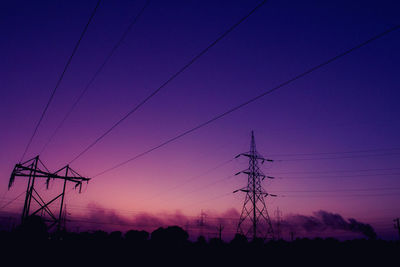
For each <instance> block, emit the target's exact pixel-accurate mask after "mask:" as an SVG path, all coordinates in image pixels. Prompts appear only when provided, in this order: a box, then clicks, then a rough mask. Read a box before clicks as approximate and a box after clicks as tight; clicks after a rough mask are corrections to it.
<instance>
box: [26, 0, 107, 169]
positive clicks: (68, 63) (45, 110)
mask: <svg viewBox="0 0 400 267" xmlns="http://www.w3.org/2000/svg"><path fill="white" fill-rule="evenodd" d="M100 2H101V0H98V1H97V4H96V7H95V8H94V10H93V11H92V14H91V15H90V17H89V21H88V22H87V23H86V26H85V28H84V29H83V31H82V33H81V36H80V37H79V40H78V42H77V43H76V44H75V47H74V49H73V50H72V54H71V56H70V57H69V59H68V61H67V64H66V65H65V67H64V70H63V72H62V73H61V76H60V78H59V79H58V81H57V84H56V86H55V87H54V89H53V91H52V93H51V95H50V98H49V100H48V101H47V104H46V106H45V108H44V110H43V112H42V115H41V116H40V118H39V121H38V122H37V123H36V126H35V129H34V130H33V134H32V136H31V138H30V139H29V142H28V144H27V145H26V147H25V150H24V153H23V154H22V157H21V159H20V160H19V162H22V160H23V159H24V157H25V155H26V153H27V152H28V149H29V147H30V145H31V144H32V141H33V138H34V137H35V135H36V132H37V131H38V129H39V126H40V124H41V122H42V120H43V118H44V115H45V114H46V112H47V109H48V108H49V106H50V103H51V101H52V100H53V98H54V95H55V94H56V91H57V89H58V87H59V85H60V84H61V81H62V80H63V78H64V74H65V73H66V71H67V69H68V67H69V65H70V63H71V61H72V58H73V57H74V55H75V53H76V51H77V50H78V47H79V44H80V43H81V41H82V39H83V36H84V35H85V33H86V31H87V29H88V27H89V24H90V22H91V21H92V19H93V17H94V15H95V14H96V11H97V8H98V7H99V5H100Z"/></svg>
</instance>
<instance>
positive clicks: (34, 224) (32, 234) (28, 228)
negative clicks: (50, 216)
mask: <svg viewBox="0 0 400 267" xmlns="http://www.w3.org/2000/svg"><path fill="white" fill-rule="evenodd" d="M16 232H17V234H18V236H19V237H20V238H23V239H30V240H36V241H43V240H46V239H47V238H48V233H47V226H46V224H45V222H44V221H43V219H42V217H40V216H36V215H34V216H29V217H28V218H26V220H25V221H24V223H22V224H21V225H19V226H18V227H17V229H16Z"/></svg>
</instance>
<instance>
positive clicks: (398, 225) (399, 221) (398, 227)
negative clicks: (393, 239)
mask: <svg viewBox="0 0 400 267" xmlns="http://www.w3.org/2000/svg"><path fill="white" fill-rule="evenodd" d="M393 221H394V228H395V229H396V230H397V232H398V234H399V240H400V218H396V219H394V220H393Z"/></svg>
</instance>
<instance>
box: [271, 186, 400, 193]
mask: <svg viewBox="0 0 400 267" xmlns="http://www.w3.org/2000/svg"><path fill="white" fill-rule="evenodd" d="M392 190H400V187H375V188H351V189H329V190H274V192H280V193H334V192H360V191H392Z"/></svg>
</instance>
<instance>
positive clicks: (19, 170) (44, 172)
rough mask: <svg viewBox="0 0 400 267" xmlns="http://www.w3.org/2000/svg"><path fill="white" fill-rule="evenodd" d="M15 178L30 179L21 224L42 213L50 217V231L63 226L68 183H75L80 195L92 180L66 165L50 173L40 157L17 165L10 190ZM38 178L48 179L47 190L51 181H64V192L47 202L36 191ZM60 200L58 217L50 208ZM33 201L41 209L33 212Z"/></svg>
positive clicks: (48, 220) (10, 183)
mask: <svg viewBox="0 0 400 267" xmlns="http://www.w3.org/2000/svg"><path fill="white" fill-rule="evenodd" d="M15 177H25V178H28V185H27V189H26V195H25V202H24V208H23V210H22V216H21V223H24V221H26V219H27V218H28V217H29V216H33V215H38V214H39V212H41V213H44V214H46V215H47V216H48V218H46V221H47V222H49V226H48V228H49V229H50V228H52V227H53V226H55V225H57V226H58V230H60V228H61V226H62V218H63V205H64V198H65V188H66V185H67V182H72V183H74V184H75V188H79V193H80V192H81V189H82V183H83V182H89V180H90V178H86V177H82V176H81V175H80V174H78V173H77V172H76V171H74V170H73V169H71V167H69V165H66V166H65V167H63V168H61V169H59V170H58V171H56V172H50V171H49V170H48V169H47V168H46V166H45V165H44V164H43V162H42V161H41V160H40V159H39V156H36V157H34V158H32V159H30V160H27V161H25V162H23V163H18V164H16V165H15V167H14V170H13V171H12V173H11V177H10V181H9V183H8V189H10V188H11V186H12V185H13V184H14V180H15ZM38 178H44V179H46V188H47V189H48V187H49V183H50V180H51V179H53V180H56V179H57V180H62V181H63V182H64V183H63V188H62V192H61V193H60V194H59V195H57V196H56V197H54V198H53V199H51V200H50V201H47V202H46V201H45V200H44V198H43V197H42V196H41V195H40V194H39V192H38V191H37V190H36V189H35V182H36V179H38ZM58 199H59V200H60V208H59V214H58V215H56V214H55V212H53V211H52V210H51V209H50V206H51V204H53V203H54V202H55V201H56V200H58ZM32 200H33V201H34V202H36V203H37V204H38V205H39V208H37V209H36V210H34V211H32V212H31V204H32Z"/></svg>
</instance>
